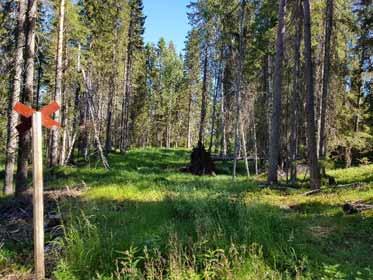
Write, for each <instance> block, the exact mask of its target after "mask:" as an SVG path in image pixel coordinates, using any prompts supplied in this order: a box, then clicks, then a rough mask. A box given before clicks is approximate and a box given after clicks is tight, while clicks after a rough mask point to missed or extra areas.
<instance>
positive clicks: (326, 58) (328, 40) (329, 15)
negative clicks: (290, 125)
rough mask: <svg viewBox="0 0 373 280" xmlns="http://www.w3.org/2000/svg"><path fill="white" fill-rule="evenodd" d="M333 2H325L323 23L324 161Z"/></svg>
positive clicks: (323, 157) (322, 153) (322, 132)
mask: <svg viewBox="0 0 373 280" xmlns="http://www.w3.org/2000/svg"><path fill="white" fill-rule="evenodd" d="M333 13H334V0H327V5H326V23H325V49H324V70H323V79H322V99H321V126H320V144H319V145H320V148H319V152H320V155H319V156H320V158H321V159H325V156H326V152H327V151H326V147H327V142H326V140H327V136H326V128H327V107H328V95H329V88H330V87H329V84H330V63H331V37H332V32H333Z"/></svg>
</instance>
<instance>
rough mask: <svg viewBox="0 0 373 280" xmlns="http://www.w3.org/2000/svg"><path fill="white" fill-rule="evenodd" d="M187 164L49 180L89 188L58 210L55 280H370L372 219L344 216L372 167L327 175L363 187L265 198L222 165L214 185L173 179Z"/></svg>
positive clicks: (115, 159) (136, 162)
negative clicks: (61, 221) (61, 223)
mask: <svg viewBox="0 0 373 280" xmlns="http://www.w3.org/2000/svg"><path fill="white" fill-rule="evenodd" d="M188 157H189V152H188V151H186V150H160V149H147V150H132V151H130V152H129V153H128V154H126V155H125V156H123V155H119V154H112V155H111V156H110V163H111V167H112V168H111V170H110V171H104V170H103V169H101V168H89V167H80V168H74V167H67V168H60V169H57V170H54V172H53V176H52V175H47V176H46V188H48V189H56V188H61V187H64V186H65V185H69V186H74V185H76V184H79V183H80V182H81V181H84V182H86V183H87V185H88V186H89V190H88V191H87V192H86V193H85V194H84V196H83V197H81V198H80V199H74V200H71V201H66V202H65V203H63V205H62V211H63V213H64V217H65V227H64V228H65V237H64V238H63V239H61V240H60V241H59V242H60V244H63V246H64V251H63V254H62V255H61V256H59V258H58V260H59V261H58V263H57V264H56V267H55V268H54V272H53V276H54V278H55V279H59V280H63V279H66V280H67V279H87V280H88V279H373V265H372V255H373V234H372V233H373V212H366V213H363V214H358V215H351V216H347V215H344V214H343V212H342V209H341V205H342V204H343V203H345V202H347V201H355V200H360V199H363V200H370V199H372V198H373V175H372V174H373V165H370V166H364V167H359V168H351V169H348V170H333V171H329V172H328V173H329V174H330V175H333V176H335V177H336V178H337V181H338V182H339V183H349V182H354V181H359V182H365V183H368V184H367V185H366V186H365V187H363V188H360V189H358V190H351V189H341V190H338V191H334V190H333V191H325V192H323V193H320V194H319V195H314V196H310V197H306V196H304V195H303V194H302V193H303V192H304V191H305V189H300V190H291V191H290V190H289V191H279V190H270V189H262V188H260V187H258V186H257V183H256V181H255V178H254V177H253V178H252V179H250V180H248V179H247V178H245V176H244V172H243V170H244V169H243V168H242V166H240V170H241V171H242V175H241V176H240V177H238V179H237V180H236V181H235V182H233V181H232V179H231V177H230V175H229V170H230V169H229V168H230V166H229V165H220V166H219V174H221V173H223V175H218V176H216V177H195V176H192V175H189V174H183V173H180V172H179V171H178V170H179V168H180V167H182V166H184V165H186V163H187V161H188ZM224 174H225V175H224ZM3 255H4V256H3ZM16 255H17V250H16V249H14V248H12V247H10V246H8V247H7V246H5V247H3V248H2V249H1V248H0V268H1V263H2V259H4V260H6V259H8V260H9V259H10V260H12V262H13V263H17V257H15V256H16ZM2 256H3V257H2ZM4 263H5V261H4ZM8 263H9V261H8ZM25 267H26V269H27V268H29V267H30V264H27V263H26V264H25Z"/></svg>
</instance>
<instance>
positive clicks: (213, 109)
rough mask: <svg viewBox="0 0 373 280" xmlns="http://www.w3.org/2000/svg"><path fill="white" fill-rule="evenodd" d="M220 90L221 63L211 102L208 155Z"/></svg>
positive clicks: (211, 143)
mask: <svg viewBox="0 0 373 280" xmlns="http://www.w3.org/2000/svg"><path fill="white" fill-rule="evenodd" d="M220 89H221V62H220V64H219V66H218V70H217V76H216V85H215V94H214V99H213V102H212V117H211V133H210V144H209V153H211V150H212V145H213V140H214V134H215V122H216V103H217V100H218V95H219V92H220Z"/></svg>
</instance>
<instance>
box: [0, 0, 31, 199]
mask: <svg viewBox="0 0 373 280" xmlns="http://www.w3.org/2000/svg"><path fill="white" fill-rule="evenodd" d="M25 18H26V0H20V1H19V2H18V16H17V32H16V51H15V58H14V64H15V67H14V79H13V91H12V93H11V94H10V95H9V101H8V104H9V105H8V126H7V133H8V136H7V146H6V162H5V182H4V193H5V194H7V195H11V194H14V186H13V176H14V164H15V160H16V152H17V136H18V133H17V130H16V125H17V121H18V114H17V113H16V112H14V111H13V108H14V106H15V104H16V103H17V102H18V101H19V97H20V94H21V90H22V72H23V63H24V61H23V52H24V48H25V47H24V45H25Z"/></svg>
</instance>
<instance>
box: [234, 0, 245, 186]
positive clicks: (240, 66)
mask: <svg viewBox="0 0 373 280" xmlns="http://www.w3.org/2000/svg"><path fill="white" fill-rule="evenodd" d="M245 9H246V1H245V0H242V2H241V15H240V38H239V40H240V41H239V57H238V69H237V70H238V71H237V78H236V94H235V99H236V104H235V105H236V123H235V141H234V161H233V174H232V176H233V179H235V178H236V171H237V158H238V157H239V152H240V146H241V143H240V122H241V121H240V111H241V106H240V105H241V87H242V78H243V77H242V75H243V73H242V72H243V63H244V61H245V49H244V48H245V45H244V43H245V41H244V36H245V34H244V24H245V16H246V13H245ZM235 58H236V57H235ZM242 133H243V130H242ZM245 150H246V147H245ZM245 156H247V155H245Z"/></svg>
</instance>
